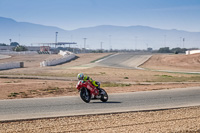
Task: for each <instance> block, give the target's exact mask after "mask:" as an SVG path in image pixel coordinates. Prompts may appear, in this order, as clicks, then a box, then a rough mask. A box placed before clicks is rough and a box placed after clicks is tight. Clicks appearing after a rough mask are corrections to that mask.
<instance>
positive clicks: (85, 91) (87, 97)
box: [80, 88, 91, 103]
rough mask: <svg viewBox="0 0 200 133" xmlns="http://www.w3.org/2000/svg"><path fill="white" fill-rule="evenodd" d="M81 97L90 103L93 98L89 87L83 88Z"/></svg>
mask: <svg viewBox="0 0 200 133" xmlns="http://www.w3.org/2000/svg"><path fill="white" fill-rule="evenodd" d="M80 97H81V99H82V100H83V101H84V102H86V103H89V102H90V99H91V95H90V91H88V89H87V88H82V89H81V92H80Z"/></svg>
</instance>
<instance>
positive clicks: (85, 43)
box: [83, 38, 87, 53]
mask: <svg viewBox="0 0 200 133" xmlns="http://www.w3.org/2000/svg"><path fill="white" fill-rule="evenodd" d="M83 39H84V53H85V46H86V40H87V38H83Z"/></svg>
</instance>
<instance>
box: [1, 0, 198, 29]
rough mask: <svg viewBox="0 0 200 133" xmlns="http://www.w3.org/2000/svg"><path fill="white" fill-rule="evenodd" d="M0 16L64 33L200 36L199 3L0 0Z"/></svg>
mask: <svg viewBox="0 0 200 133" xmlns="http://www.w3.org/2000/svg"><path fill="white" fill-rule="evenodd" d="M0 16H1V17H7V18H13V19H15V20H16V21H19V22H31V23H36V24H42V25H48V26H56V27H60V28H63V29H66V30H72V29H77V28H81V27H90V26H97V25H118V26H131V25H143V26H151V27H155V28H161V29H178V30H187V31H197V32H200V0H0Z"/></svg>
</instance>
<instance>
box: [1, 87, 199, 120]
mask: <svg viewBox="0 0 200 133" xmlns="http://www.w3.org/2000/svg"><path fill="white" fill-rule="evenodd" d="M198 105H200V88H199V87H193V88H186V89H172V90H159V91H146V92H134V93H125V94H110V95H109V100H108V102H106V103H102V102H101V101H100V100H92V101H91V102H90V103H84V102H83V101H82V100H81V98H80V97H79V96H73V97H56V98H37V99H18V100H1V101H0V121H3V120H17V119H31V118H44V117H57V116H71V115H85V114H97V113H113V112H125V111H140V110H159V109H167V108H179V107H188V106H198Z"/></svg>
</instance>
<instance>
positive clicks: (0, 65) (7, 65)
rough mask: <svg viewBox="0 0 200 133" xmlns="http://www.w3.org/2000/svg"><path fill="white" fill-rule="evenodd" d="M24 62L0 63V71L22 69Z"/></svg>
mask: <svg viewBox="0 0 200 133" xmlns="http://www.w3.org/2000/svg"><path fill="white" fill-rule="evenodd" d="M23 67H24V62H8V63H0V70H7V69H13V68H23Z"/></svg>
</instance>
